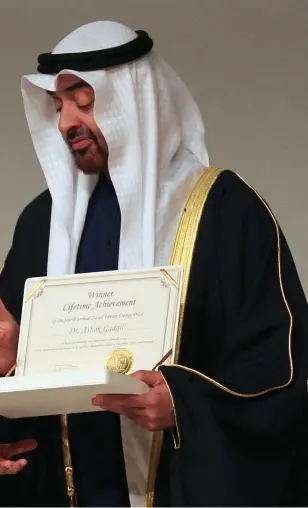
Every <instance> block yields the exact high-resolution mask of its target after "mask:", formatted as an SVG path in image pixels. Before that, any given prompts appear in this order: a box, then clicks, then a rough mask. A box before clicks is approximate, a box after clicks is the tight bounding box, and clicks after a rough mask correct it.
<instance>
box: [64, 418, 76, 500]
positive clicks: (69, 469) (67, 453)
mask: <svg viewBox="0 0 308 508" xmlns="http://www.w3.org/2000/svg"><path fill="white" fill-rule="evenodd" d="M61 440H62V451H63V459H64V473H65V482H66V492H67V497H68V500H69V506H78V505H77V495H76V490H75V485H74V476H73V474H74V471H73V464H72V456H71V447H70V442H69V433H68V423H67V415H62V416H61Z"/></svg>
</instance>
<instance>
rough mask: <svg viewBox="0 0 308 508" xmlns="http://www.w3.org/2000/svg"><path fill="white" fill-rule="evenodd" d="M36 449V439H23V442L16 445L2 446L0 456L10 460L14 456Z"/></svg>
mask: <svg viewBox="0 0 308 508" xmlns="http://www.w3.org/2000/svg"><path fill="white" fill-rule="evenodd" d="M36 447H37V442H36V441H35V439H23V440H21V441H16V443H9V444H6V445H0V455H2V456H5V457H6V458H8V459H10V458H11V457H13V456H14V455H20V454H22V453H26V452H31V451H32V450H35V448H36ZM2 452H3V453H2Z"/></svg>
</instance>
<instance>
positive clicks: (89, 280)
mask: <svg viewBox="0 0 308 508" xmlns="http://www.w3.org/2000/svg"><path fill="white" fill-rule="evenodd" d="M154 279H155V281H154ZM182 279H183V268H182V267H181V266H173V265H170V266H162V267H154V268H150V269H142V270H117V271H109V272H95V273H89V274H74V275H67V276H62V277H34V278H29V279H27V281H26V283H25V290H24V298H23V309H22V317H21V325H20V335H19V345H18V352H17V362H16V370H15V376H26V375H28V374H30V375H32V374H37V373H41V374H42V375H43V374H44V373H45V372H44V370H43V371H41V372H40V371H38V372H36V370H35V362H34V360H33V351H32V349H31V348H32V346H31V344H32V342H31V341H33V337H32V336H31V327H32V326H33V323H34V322H35V312H37V311H36V307H38V309H41V311H42V307H41V306H40V305H37V303H38V299H39V300H40V302H42V301H43V298H44V295H45V298H46V295H47V293H48V291H50V290H51V289H52V288H53V289H55V288H56V290H58V292H59V291H61V288H62V289H63V288H64V287H66V290H65V291H69V290H68V289H67V288H70V289H72V288H74V289H75V291H76V289H77V286H79V290H80V287H81V286H82V285H84V287H86V286H87V288H88V289H87V290H88V292H89V288H90V287H91V288H93V287H94V286H95V287H96V292H98V293H99V292H101V293H103V290H102V287H107V286H108V287H109V288H111V287H113V286H114V287H115V285H116V284H117V285H118V287H120V286H121V284H122V288H123V285H125V284H126V283H128V282H129V283H130V284H134V285H135V284H137V283H138V281H139V282H140V281H142V285H143V286H144V287H146V284H145V282H146V281H148V282H149V284H148V287H149V288H150V287H153V288H154V285H153V281H154V282H155V288H156V289H155V291H156V293H157V294H158V288H157V287H156V286H157V284H156V283H158V281H159V283H160V285H161V291H162V294H163V292H164V291H168V292H169V299H167V300H168V304H167V309H165V310H164V311H165V312H166V323H165V334H164V342H163V345H162V348H161V351H160V354H159V355H158V354H157V351H156V350H155V351H156V353H155V354H156V357H153V358H152V359H151V364H149V362H145V363H144V364H143V363H142V361H141V359H140V358H141V357H140V358H138V361H137V362H136V365H134V366H133V367H135V368H133V370H138V368H136V367H139V368H143V365H144V366H145V367H144V368H145V369H147V370H149V369H152V368H154V366H155V365H156V364H157V363H159V362H160V361H161V360H162V358H163V357H164V356H166V355H167V358H166V359H165V362H164V363H172V362H173V360H174V353H175V348H174V346H175V342H176V337H177V332H178V320H179V312H180V300H181V291H182ZM150 281H152V282H151V283H150ZM140 284H141V283H140ZM151 284H152V286H151ZM130 287H131V288H133V287H135V286H132V285H131V286H130ZM120 290H121V287H120ZM91 291H93V289H92V290H91ZM124 292H125V291H124ZM156 293H155V294H156ZM59 295H60V293H58V296H59ZM152 300H153V298H152ZM167 300H166V301H167ZM48 301H49V303H50V302H52V301H53V300H52V298H51V297H50V295H49V300H48ZM146 302H148V303H146ZM157 304H159V305H162V304H161V302H159V301H157ZM138 305H139V307H140V306H141V307H142V305H143V307H142V308H147V310H148V307H146V305H148V306H149V305H153V301H151V298H150V296H149V294H147V295H146V296H145V301H144V302H142V305H141V303H140V302H139V304H138ZM161 309H162V307H161ZM43 311H44V310H43ZM148 316H150V313H149V312H148ZM42 319H43V318H42ZM48 319H50V314H48V312H46V323H48ZM161 319H163V318H162V317H161ZM106 351H107V349H106ZM168 352H169V353H170V354H169V355H168ZM107 353H110V351H109V350H108V351H107ZM50 354H51V353H50ZM140 354H141V353H140ZM155 354H154V356H155ZM31 355H32V357H31ZM139 356H140V355H139ZM137 357H138V354H137ZM31 358H32V364H33V365H34V367H33V366H32V367H30V368H29V367H28V366H29V365H30V364H31V362H30V360H29V359H31ZM45 358H46V357H45ZM33 362H34V363H33ZM32 364H31V365H32ZM37 365H38V364H37ZM89 367H90V364H88V365H87V368H89ZM40 368H42V369H44V367H43V366H42V367H40ZM67 368H69V367H67ZM70 368H71V367H70ZM91 368H92V367H91ZM102 368H103V365H102ZM93 369H94V370H96V371H97V370H98V366H97V365H93ZM77 370H79V371H83V368H80V369H79V368H78V369H77ZM61 371H62V372H65V366H64V368H62V367H61ZM47 372H48V373H50V371H47Z"/></svg>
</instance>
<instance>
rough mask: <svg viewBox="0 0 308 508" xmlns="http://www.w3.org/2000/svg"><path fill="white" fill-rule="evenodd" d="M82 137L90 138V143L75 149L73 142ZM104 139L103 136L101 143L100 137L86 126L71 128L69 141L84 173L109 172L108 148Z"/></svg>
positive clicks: (79, 167)
mask: <svg viewBox="0 0 308 508" xmlns="http://www.w3.org/2000/svg"><path fill="white" fill-rule="evenodd" d="M80 138H82V139H85V140H89V141H90V143H89V145H88V146H86V147H85V148H81V149H80V150H78V149H74V146H73V143H74V142H78V140H79V139H80ZM103 141H104V138H103V136H102V143H100V140H99V138H98V137H97V136H96V135H95V134H94V133H93V132H92V131H90V130H89V129H88V128H86V127H80V128H79V129H77V128H75V127H74V128H72V129H70V130H69V132H68V134H67V143H68V145H69V148H70V150H71V153H72V155H73V157H74V159H75V163H76V166H77V167H78V169H80V170H81V171H82V172H83V173H85V174H87V175H94V174H98V173H103V172H106V174H107V173H108V150H107V146H106V143H105V147H104V146H102V144H103Z"/></svg>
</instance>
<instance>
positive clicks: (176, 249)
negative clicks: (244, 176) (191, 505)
mask: <svg viewBox="0 0 308 508" xmlns="http://www.w3.org/2000/svg"><path fill="white" fill-rule="evenodd" d="M222 171H223V170H222V169H219V168H216V167H209V168H206V169H205V171H204V172H203V173H202V175H201V177H200V178H199V179H198V181H197V183H196V184H195V186H194V188H193V190H192V192H191V194H190V196H189V198H188V200H187V203H186V206H185V208H184V212H183V214H182V217H181V220H180V224H179V227H178V230H177V234H176V237H175V242H174V246H173V252H172V257H171V263H170V264H171V265H182V266H183V269H184V273H183V285H182V295H181V302H180V316H179V326H178V334H177V339H176V344H175V356H174V362H175V363H176V362H177V361H178V357H179V352H180V345H181V337H182V328H183V321H184V311H185V304H186V297H187V292H188V283H189V276H190V270H191V265H192V258H193V252H194V247H195V242H196V238H197V233H198V229H199V223H200V219H201V217H202V212H203V208H204V205H205V203H206V200H207V197H208V195H209V192H210V190H211V188H212V186H213V185H214V183H215V182H216V179H217V178H218V176H219V175H220V173H221V172H222ZM175 416H176V415H175ZM178 437H179V436H178ZM163 439H164V432H163V431H159V432H156V433H155V434H154V437H153V444H152V450H151V458H150V468H149V476H148V484H147V494H146V503H145V505H146V507H152V506H153V505H154V490H155V482H156V475H157V469H158V465H159V460H160V454H161V448H162V444H163Z"/></svg>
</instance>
